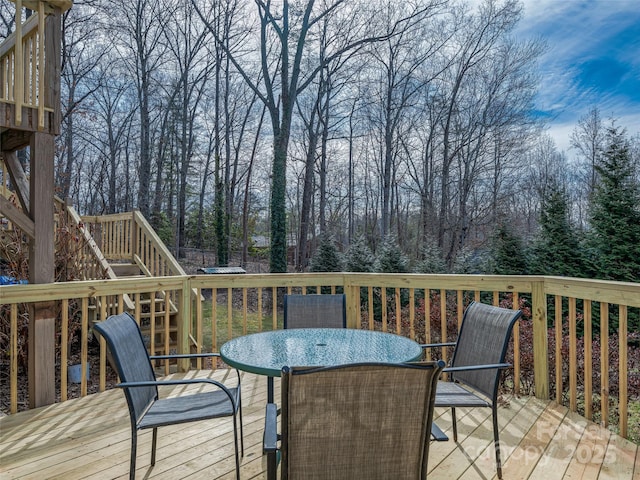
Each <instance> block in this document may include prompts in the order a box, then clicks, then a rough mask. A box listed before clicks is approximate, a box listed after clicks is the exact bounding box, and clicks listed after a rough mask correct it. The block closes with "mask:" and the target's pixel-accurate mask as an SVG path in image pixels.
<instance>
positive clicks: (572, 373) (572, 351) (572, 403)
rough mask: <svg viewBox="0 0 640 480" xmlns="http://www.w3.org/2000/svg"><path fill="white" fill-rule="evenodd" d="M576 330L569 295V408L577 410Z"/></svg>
mask: <svg viewBox="0 0 640 480" xmlns="http://www.w3.org/2000/svg"><path fill="white" fill-rule="evenodd" d="M576 337H577V332H576V299H575V298H574V297H569V409H570V410H571V411H572V412H576V411H578V349H577V346H576V342H577V338H576Z"/></svg>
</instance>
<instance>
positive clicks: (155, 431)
mask: <svg viewBox="0 0 640 480" xmlns="http://www.w3.org/2000/svg"><path fill="white" fill-rule="evenodd" d="M157 443H158V429H157V428H154V429H153V439H152V440H151V465H152V466H153V465H155V464H156V444H157Z"/></svg>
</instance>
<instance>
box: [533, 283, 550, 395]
mask: <svg viewBox="0 0 640 480" xmlns="http://www.w3.org/2000/svg"><path fill="white" fill-rule="evenodd" d="M531 286H532V290H531V303H532V312H531V321H532V322H533V378H534V383H535V393H536V397H537V398H540V399H543V400H547V399H548V398H549V357H548V352H547V350H548V339H547V296H546V294H545V290H544V279H540V280H537V281H535V282H532V285H531Z"/></svg>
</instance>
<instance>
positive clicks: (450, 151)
mask: <svg viewBox="0 0 640 480" xmlns="http://www.w3.org/2000/svg"><path fill="white" fill-rule="evenodd" d="M521 17H522V4H521V3H519V2H518V1H515V0H485V1H483V2H465V1H456V0H412V1H405V2H397V1H395V0H373V1H363V0H357V1H355V0H352V1H345V0H315V1H314V0H304V1H303V0H296V1H293V0H288V1H287V0H279V1H271V0H255V1H242V0H184V1H176V0H108V1H107V0H78V1H76V2H74V6H73V8H72V9H71V10H69V11H68V12H66V13H65V15H64V18H63V28H64V35H63V38H64V42H63V52H62V54H63V62H62V85H61V89H62V102H63V116H62V118H63V125H62V134H61V135H60V137H59V138H58V144H57V151H56V159H55V161H56V166H55V175H56V179H55V180H56V188H57V192H58V194H59V196H61V197H62V198H66V199H70V201H71V202H72V203H73V204H74V205H75V206H76V208H77V209H78V211H79V212H80V213H81V214H85V215H100V214H108V213H116V212H122V211H130V210H132V209H134V208H137V209H140V210H141V211H142V213H143V214H144V215H145V216H146V217H147V218H148V219H149V220H150V222H151V223H152V225H153V226H154V228H155V229H156V230H157V231H158V232H159V234H160V235H161V237H162V238H163V240H164V241H165V242H166V243H167V245H169V246H170V247H171V248H172V249H173V251H174V252H175V254H176V256H177V257H178V258H181V257H183V256H184V255H185V252H186V251H187V249H188V248H196V249H200V250H211V251H213V252H214V253H215V260H214V263H215V264H217V265H229V264H239V265H246V264H247V262H248V261H249V260H250V259H251V258H252V257H254V258H255V257H260V256H261V255H263V256H264V257H265V261H266V257H268V258H269V270H270V271H272V272H282V271H287V270H296V271H304V270H308V269H314V270H335V269H344V268H350V269H358V270H367V269H369V270H375V269H378V270H383V269H386V271H389V270H392V271H420V272H427V273H441V272H455V273H497V274H527V273H529V274H550V275H570V276H577V277H588V278H606V279H615V280H626V281H638V279H639V278H640V206H639V205H640V193H639V192H640V167H639V165H640V153H639V152H640V139H639V136H638V133H637V132H627V131H626V130H625V129H624V125H618V123H617V122H616V119H615V118H607V119H603V118H602V115H601V113H600V110H599V108H598V106H597V105H594V106H593V108H592V109H591V110H590V111H589V113H588V114H587V115H585V116H584V117H583V118H581V119H580V121H579V122H578V123H577V124H576V125H575V129H574V130H573V132H572V134H571V145H572V149H573V150H574V153H575V154H576V155H575V157H574V158H573V159H572V160H569V158H568V157H567V155H566V154H565V153H564V152H559V151H558V150H557V148H556V146H555V144H554V142H553V140H552V139H551V138H550V137H549V136H548V135H546V134H545V125H544V123H543V120H542V119H541V118H540V116H539V115H536V108H535V104H534V102H535V95H536V92H537V88H538V86H539V82H540V78H539V75H538V71H537V61H538V59H539V58H540V56H541V55H542V54H543V53H544V52H545V49H546V48H547V46H546V45H545V43H544V39H532V40H525V41H522V40H517V39H516V38H514V36H513V31H514V28H515V27H516V26H517V25H518V22H519V21H520V20H521ZM12 22H13V12H12V11H11V8H10V4H8V2H1V3H0V37H4V36H7V35H8V34H10V33H11V32H12V31H13V30H14V28H15V26H14V25H13V24H12ZM319 247H322V248H319ZM383 252H394V254H395V255H397V259H396V260H397V261H395V262H391V263H389V262H385V261H382V260H381V256H382V254H383ZM341 254H347V260H346V261H347V265H348V266H347V265H345V259H344V258H343V257H341ZM327 255H328V256H327ZM314 256H315V257H314ZM376 257H377V259H378V261H376ZM354 258H359V259H360V260H358V262H360V263H359V264H356V262H355V260H354ZM349 259H350V260H349ZM385 265H386V266H385Z"/></svg>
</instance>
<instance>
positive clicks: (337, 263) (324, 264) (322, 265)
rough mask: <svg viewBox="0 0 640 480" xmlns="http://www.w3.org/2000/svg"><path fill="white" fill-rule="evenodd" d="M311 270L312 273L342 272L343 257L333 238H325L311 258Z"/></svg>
mask: <svg viewBox="0 0 640 480" xmlns="http://www.w3.org/2000/svg"><path fill="white" fill-rule="evenodd" d="M309 270H310V271H312V272H341V271H342V256H341V255H340V252H339V251H338V248H337V247H336V244H335V242H334V240H333V238H332V237H323V238H322V239H321V240H320V245H319V246H318V249H317V250H316V251H315V253H314V254H313V257H311V262H310V265H309Z"/></svg>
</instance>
